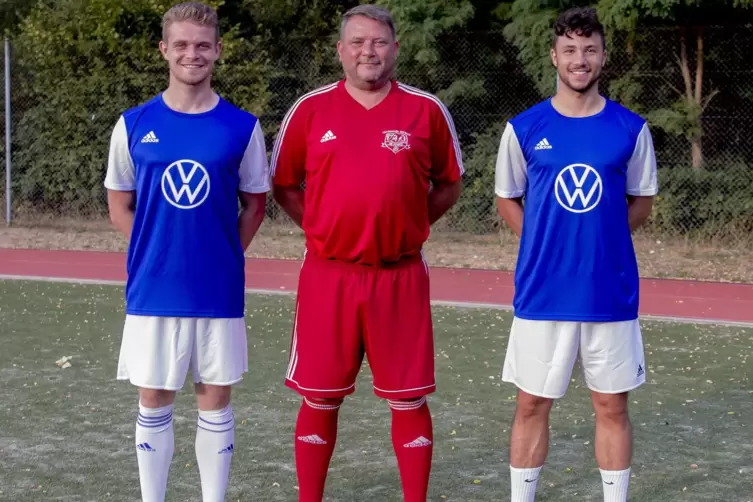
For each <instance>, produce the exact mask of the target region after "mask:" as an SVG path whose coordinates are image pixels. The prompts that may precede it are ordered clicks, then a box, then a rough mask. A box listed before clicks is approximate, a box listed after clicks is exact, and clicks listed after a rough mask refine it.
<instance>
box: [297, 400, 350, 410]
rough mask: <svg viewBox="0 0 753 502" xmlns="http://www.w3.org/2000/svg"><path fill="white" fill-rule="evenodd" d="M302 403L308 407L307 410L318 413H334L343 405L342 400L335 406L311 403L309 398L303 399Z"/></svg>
mask: <svg viewBox="0 0 753 502" xmlns="http://www.w3.org/2000/svg"><path fill="white" fill-rule="evenodd" d="M303 401H304V402H305V403H306V405H308V407H309V408H311V409H314V410H319V411H335V410H338V409H340V405H342V404H343V400H342V399H340V400H339V401H338V403H337V404H328V403H327V404H325V403H321V402H317V401H313V400H311V399H309V398H306V397H304V398H303Z"/></svg>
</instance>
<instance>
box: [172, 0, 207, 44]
mask: <svg viewBox="0 0 753 502" xmlns="http://www.w3.org/2000/svg"><path fill="white" fill-rule="evenodd" d="M181 21H189V22H191V23H194V24H198V25H199V26H209V27H210V28H214V30H215V36H216V38H217V40H219V39H220V23H219V20H218V18H217V11H215V10H214V9H213V8H212V7H210V6H209V5H207V4H204V3H201V2H183V3H179V4H176V5H173V6H172V7H170V10H168V11H167V12H165V15H164V16H162V39H163V40H167V29H168V28H169V27H170V25H171V24H173V23H179V22H181Z"/></svg>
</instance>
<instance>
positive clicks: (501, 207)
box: [497, 197, 523, 237]
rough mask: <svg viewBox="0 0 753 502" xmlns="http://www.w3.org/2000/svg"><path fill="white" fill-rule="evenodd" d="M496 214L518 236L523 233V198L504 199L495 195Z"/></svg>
mask: <svg viewBox="0 0 753 502" xmlns="http://www.w3.org/2000/svg"><path fill="white" fill-rule="evenodd" d="M497 214H499V216H500V218H502V220H503V221H504V222H505V223H507V226H508V227H510V229H511V230H512V231H513V232H515V235H517V236H518V237H520V235H521V234H522V233H523V198H522V197H516V198H514V199H505V198H502V197H497Z"/></svg>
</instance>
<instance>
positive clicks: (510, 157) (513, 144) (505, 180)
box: [494, 122, 528, 199]
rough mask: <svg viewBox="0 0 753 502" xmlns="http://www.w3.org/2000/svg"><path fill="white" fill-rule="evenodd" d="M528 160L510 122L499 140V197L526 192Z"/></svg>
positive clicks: (497, 189)
mask: <svg viewBox="0 0 753 502" xmlns="http://www.w3.org/2000/svg"><path fill="white" fill-rule="evenodd" d="M527 181H528V162H526V158H525V155H523V149H522V148H521V147H520V143H519V142H518V137H517V136H516V134H515V130H514V129H513V126H512V124H511V123H510V122H508V123H507V125H506V126H505V130H504V132H503V133H502V139H501V140H500V142H499V152H498V153H497V164H496V168H495V174H494V193H496V195H497V196H498V197H502V198H505V199H511V198H516V197H521V196H523V195H524V194H525V192H526V183H527Z"/></svg>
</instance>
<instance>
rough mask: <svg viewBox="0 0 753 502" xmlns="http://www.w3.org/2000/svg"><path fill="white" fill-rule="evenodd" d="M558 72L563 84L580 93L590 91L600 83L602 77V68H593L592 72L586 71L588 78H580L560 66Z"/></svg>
mask: <svg viewBox="0 0 753 502" xmlns="http://www.w3.org/2000/svg"><path fill="white" fill-rule="evenodd" d="M557 73H558V75H559V80H560V82H561V83H562V84H564V85H565V86H566V87H567V88H568V89H570V90H572V91H574V92H577V93H579V94H585V93H587V92H588V91H590V90H591V89H592V88H593V87H595V86H597V85H598V83H599V80H600V79H601V69H600V68H599V69H592V70H591V71H590V72H588V73H586V76H587V77H588V79H587V80H586V79H578V78H577V77H575V76H574V75H573V74H572V73H571V72H570V70H568V69H567V68H565V69H563V70H560V69H559V68H558V69H557Z"/></svg>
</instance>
